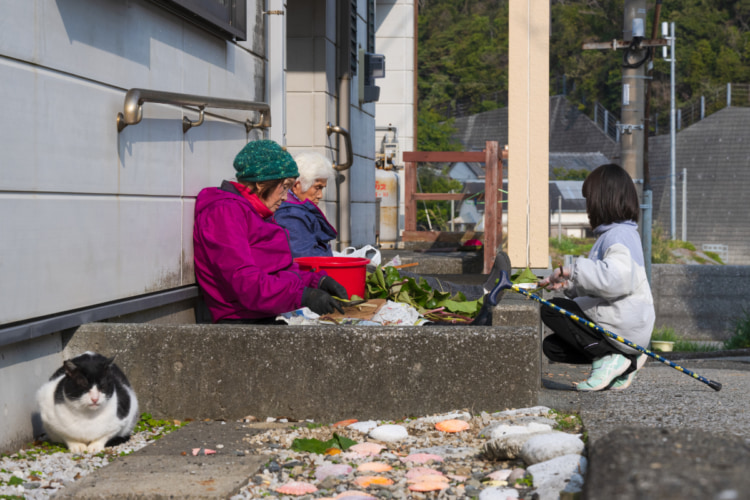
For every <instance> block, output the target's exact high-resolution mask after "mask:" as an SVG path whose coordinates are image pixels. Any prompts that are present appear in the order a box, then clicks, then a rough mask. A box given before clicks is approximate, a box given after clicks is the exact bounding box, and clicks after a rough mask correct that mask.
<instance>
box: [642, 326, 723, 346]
mask: <svg viewBox="0 0 750 500" xmlns="http://www.w3.org/2000/svg"><path fill="white" fill-rule="evenodd" d="M651 340H663V341H667V342H674V345H673V346H672V350H673V351H677V352H711V351H716V350H718V348H717V347H716V346H713V345H710V344H704V343H699V342H692V341H690V340H683V339H681V338H679V337H678V336H677V334H676V333H675V331H674V328H672V327H669V326H662V327H660V328H656V329H654V332H653V333H652V334H651Z"/></svg>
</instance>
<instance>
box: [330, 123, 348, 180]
mask: <svg viewBox="0 0 750 500" xmlns="http://www.w3.org/2000/svg"><path fill="white" fill-rule="evenodd" d="M326 133H327V134H328V137H330V136H331V134H338V135H340V136H341V137H343V138H344V143H345V144H346V161H344V163H343V164H336V165H334V166H333V168H334V169H335V170H337V171H339V172H342V171H344V170H348V169H349V167H351V166H352V163H354V155H353V154H352V137H351V135H350V134H349V131H348V130H347V129H345V128H343V127H340V126H338V125H331V123H330V122H328V124H327V125H326ZM342 156H343V155H342V154H341V150H340V149H339V161H340V158H341V157H342Z"/></svg>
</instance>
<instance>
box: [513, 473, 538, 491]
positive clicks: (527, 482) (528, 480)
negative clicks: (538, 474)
mask: <svg viewBox="0 0 750 500" xmlns="http://www.w3.org/2000/svg"><path fill="white" fill-rule="evenodd" d="M516 484H517V485H518V486H523V487H526V488H531V487H533V486H534V476H532V475H531V474H529V473H526V475H525V476H524V477H522V478H521V479H516Z"/></svg>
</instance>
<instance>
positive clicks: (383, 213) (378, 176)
mask: <svg viewBox="0 0 750 500" xmlns="http://www.w3.org/2000/svg"><path fill="white" fill-rule="evenodd" d="M375 196H376V197H377V198H380V245H381V246H382V248H395V247H396V242H397V241H398V174H397V173H396V172H395V171H394V170H385V169H382V168H378V169H376V170H375Z"/></svg>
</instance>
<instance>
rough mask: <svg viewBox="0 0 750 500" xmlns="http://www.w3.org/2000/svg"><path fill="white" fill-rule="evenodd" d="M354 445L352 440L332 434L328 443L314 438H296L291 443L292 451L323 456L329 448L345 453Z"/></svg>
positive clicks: (354, 442)
mask: <svg viewBox="0 0 750 500" xmlns="http://www.w3.org/2000/svg"><path fill="white" fill-rule="evenodd" d="M355 444H357V442H356V441H354V440H353V439H349V438H348V437H345V436H339V435H338V434H336V433H335V432H334V433H333V437H332V438H331V439H329V440H328V441H321V440H320V439H314V438H310V439H304V438H297V439H295V440H294V441H292V450H294V451H304V452H307V453H317V454H318V455H323V454H324V453H325V452H326V450H329V449H331V448H337V449H339V450H341V451H346V450H348V449H349V448H351V447H352V446H354V445H355Z"/></svg>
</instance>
